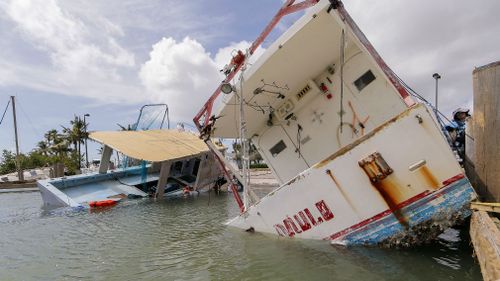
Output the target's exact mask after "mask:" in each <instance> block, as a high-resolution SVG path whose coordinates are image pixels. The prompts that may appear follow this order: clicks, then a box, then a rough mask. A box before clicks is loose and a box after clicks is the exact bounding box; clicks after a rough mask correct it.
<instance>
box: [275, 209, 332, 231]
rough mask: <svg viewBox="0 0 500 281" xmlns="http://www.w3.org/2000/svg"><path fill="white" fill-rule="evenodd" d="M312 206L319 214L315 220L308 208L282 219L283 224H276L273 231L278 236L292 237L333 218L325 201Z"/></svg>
mask: <svg viewBox="0 0 500 281" xmlns="http://www.w3.org/2000/svg"><path fill="white" fill-rule="evenodd" d="M314 205H315V207H316V210H317V211H318V212H319V214H320V215H319V216H317V217H316V218H315V217H314V215H313V214H312V213H311V211H310V210H309V209H308V208H305V209H304V210H302V211H299V212H298V213H297V214H295V215H293V216H291V217H290V216H286V217H285V219H283V223H277V224H275V225H274V229H275V230H276V232H277V233H278V235H279V236H289V237H294V236H295V234H299V233H302V232H305V231H308V230H309V229H311V228H313V227H315V226H318V225H320V224H321V223H323V222H325V221H329V220H331V219H333V218H334V215H333V213H332V211H331V210H330V208H329V207H328V205H327V204H326V202H325V200H321V201H318V202H316V204H314Z"/></svg>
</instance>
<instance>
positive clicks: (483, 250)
mask: <svg viewBox="0 0 500 281" xmlns="http://www.w3.org/2000/svg"><path fill="white" fill-rule="evenodd" d="M470 236H471V240H472V244H473V245H474V251H475V253H476V256H477V259H478V261H479V265H480V266H481V273H482V274H483V279H484V280H485V281H490V280H491V281H493V280H499V279H500V231H499V230H498V228H497V227H496V225H495V224H494V223H493V221H492V220H491V218H490V217H489V216H488V214H487V213H486V212H483V211H475V212H474V213H473V214H472V218H471V225H470Z"/></svg>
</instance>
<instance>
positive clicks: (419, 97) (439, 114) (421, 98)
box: [394, 73, 474, 140]
mask: <svg viewBox="0 0 500 281" xmlns="http://www.w3.org/2000/svg"><path fill="white" fill-rule="evenodd" d="M394 75H395V76H396V78H398V80H399V82H401V84H402V85H403V86H404V87H405V88H406V89H407V90H409V91H410V95H412V96H414V97H415V98H417V99H419V100H420V101H421V102H423V103H424V104H425V105H427V106H428V107H430V108H431V109H433V110H434V111H435V112H437V113H438V115H437V116H436V118H437V119H438V122H439V125H441V128H442V129H445V128H444V123H443V121H442V120H441V118H440V117H442V118H444V119H445V120H446V121H448V123H452V121H451V120H450V119H448V117H446V115H444V114H443V113H442V112H441V111H439V110H437V109H436V107H435V106H434V105H432V104H431V103H430V102H429V101H428V100H426V99H425V98H424V97H423V96H421V95H420V94H418V93H417V92H416V91H415V90H413V89H412V88H411V87H410V86H408V84H406V82H405V81H404V80H403V79H401V77H399V76H398V75H397V74H396V73H394ZM445 131H446V130H445ZM464 133H465V132H464ZM465 135H466V136H467V137H469V138H470V139H471V140H474V138H473V137H472V136H470V135H469V134H466V133H465Z"/></svg>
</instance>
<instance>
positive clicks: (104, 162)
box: [99, 145, 113, 174]
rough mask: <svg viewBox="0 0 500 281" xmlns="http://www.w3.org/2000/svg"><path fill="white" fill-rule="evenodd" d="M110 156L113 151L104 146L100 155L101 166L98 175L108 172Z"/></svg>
mask: <svg viewBox="0 0 500 281" xmlns="http://www.w3.org/2000/svg"><path fill="white" fill-rule="evenodd" d="M111 154H113V149H111V147H109V146H107V145H104V148H103V150H102V155H101V164H100V165H99V174H105V173H107V172H108V168H109V160H110V159H111Z"/></svg>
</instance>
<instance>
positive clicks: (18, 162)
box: [10, 96, 24, 181]
mask: <svg viewBox="0 0 500 281" xmlns="http://www.w3.org/2000/svg"><path fill="white" fill-rule="evenodd" d="M10 99H11V102H12V115H13V116H14V136H15V138H16V166H17V177H18V180H19V181H24V175H23V169H22V168H21V158H20V157H19V139H18V136H17V119H16V99H15V97H14V96H10Z"/></svg>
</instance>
